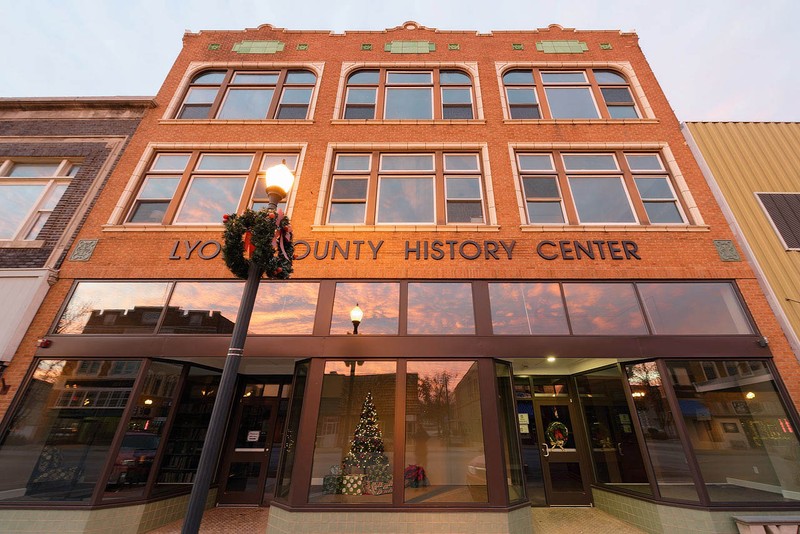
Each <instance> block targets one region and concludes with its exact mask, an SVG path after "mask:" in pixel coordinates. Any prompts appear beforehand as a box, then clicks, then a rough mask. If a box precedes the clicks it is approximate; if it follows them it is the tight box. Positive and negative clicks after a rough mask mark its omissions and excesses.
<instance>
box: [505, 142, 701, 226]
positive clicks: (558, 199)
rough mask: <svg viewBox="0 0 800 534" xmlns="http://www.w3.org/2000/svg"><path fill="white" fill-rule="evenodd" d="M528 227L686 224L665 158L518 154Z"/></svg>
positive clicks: (651, 155)
mask: <svg viewBox="0 0 800 534" xmlns="http://www.w3.org/2000/svg"><path fill="white" fill-rule="evenodd" d="M517 168H518V171H519V176H520V178H521V180H522V191H523V194H524V197H525V204H526V208H527V210H526V211H527V214H528V223H529V224H636V223H642V224H685V223H686V217H685V215H684V212H683V209H682V208H681V205H680V202H679V200H678V197H677V195H676V193H675V189H674V187H673V185H672V180H671V178H670V176H669V174H668V173H667V171H666V170H665V168H664V165H663V163H662V161H661V156H660V155H659V154H657V153H649V152H641V153H640V152H622V151H619V152H608V153H572V152H561V151H556V152H553V153H549V152H548V153H528V152H521V153H518V154H517Z"/></svg>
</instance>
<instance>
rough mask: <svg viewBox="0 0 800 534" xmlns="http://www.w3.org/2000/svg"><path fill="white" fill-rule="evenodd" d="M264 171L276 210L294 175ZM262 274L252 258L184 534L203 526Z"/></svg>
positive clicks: (285, 171) (193, 533)
mask: <svg viewBox="0 0 800 534" xmlns="http://www.w3.org/2000/svg"><path fill="white" fill-rule="evenodd" d="M260 174H261V173H259V178H260ZM265 174H266V176H265V180H266V189H267V194H268V195H269V203H268V204H267V211H273V212H274V211H275V209H276V208H277V205H278V203H279V202H280V201H281V200H282V199H283V197H285V196H286V194H287V193H288V192H289V189H290V188H291V187H292V183H293V182H294V176H293V175H292V173H291V171H290V170H289V169H288V168H287V167H286V165H284V164H280V165H276V166H274V167H270V168H269V169H267V170H266V173H265ZM263 274H264V269H263V268H262V267H260V266H259V265H257V264H256V263H255V262H253V261H250V262H249V267H248V271H247V281H246V282H245V284H244V291H243V293H242V300H241V303H240V304H239V312H238V314H237V317H236V323H235V324H234V326H233V333H232V335H231V344H230V348H228V355H227V356H226V358H225V366H224V368H223V370H222V377H221V378H220V384H219V389H218V393H217V399H216V401H215V402H214V409H213V410H212V412H211V420H210V421H209V423H208V431H207V432H206V437H205V441H204V443H203V450H202V453H201V454H200V463H199V464H198V466H197V474H196V475H195V479H194V484H193V485H192V494H191V496H190V498H189V508H188V509H187V510H186V518H185V519H184V522H183V529H182V530H181V532H182V534H196V533H197V532H198V530H199V529H200V522H201V521H202V519H203V512H204V510H205V507H206V500H207V498H208V490H209V486H210V485H211V479H212V478H213V476H214V469H215V468H216V465H217V458H218V457H219V451H220V448H221V446H222V438H223V435H224V434H225V425H226V423H227V421H228V414H229V413H230V410H231V404H232V403H233V394H234V391H235V387H236V378H237V376H238V373H239V363H240V361H241V359H242V352H243V350H244V343H245V340H246V339H247V329H248V327H249V326H250V318H251V317H252V315H253V306H254V305H255V301H256V295H257V294H258V285H259V282H260V281H261V276H262V275H263Z"/></svg>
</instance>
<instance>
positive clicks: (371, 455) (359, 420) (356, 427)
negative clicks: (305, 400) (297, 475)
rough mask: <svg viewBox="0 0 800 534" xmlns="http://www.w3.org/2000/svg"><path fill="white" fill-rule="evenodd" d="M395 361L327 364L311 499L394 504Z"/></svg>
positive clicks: (309, 498)
mask: <svg viewBox="0 0 800 534" xmlns="http://www.w3.org/2000/svg"><path fill="white" fill-rule="evenodd" d="M396 371H397V364H396V363H395V362H371V361H368V362H365V361H360V360H345V361H330V362H327V363H326V364H325V376H324V378H323V380H322V399H321V402H320V408H319V419H318V421H317V436H316V442H315V447H314V460H313V464H312V472H311V488H310V491H309V496H308V500H309V502H312V503H348V504H365V503H384V504H385V503H391V502H392V489H393V481H392V469H393V467H392V466H393V461H392V460H393V451H394V414H395V411H394V410H395V402H394V399H395V383H396V380H397V379H396Z"/></svg>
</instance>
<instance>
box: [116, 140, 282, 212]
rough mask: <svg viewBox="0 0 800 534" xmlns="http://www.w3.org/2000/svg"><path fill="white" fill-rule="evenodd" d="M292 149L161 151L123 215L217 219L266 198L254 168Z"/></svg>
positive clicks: (259, 205)
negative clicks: (240, 151)
mask: <svg viewBox="0 0 800 534" xmlns="http://www.w3.org/2000/svg"><path fill="white" fill-rule="evenodd" d="M283 160H285V161H286V165H287V166H288V167H289V169H291V170H294V169H295V167H296V166H297V154H281V153H271V152H265V151H256V152H245V153H223V152H219V153H217V152H214V153H212V152H197V151H195V152H160V153H158V154H156V155H155V157H154V158H153V161H152V162H151V163H150V167H149V169H148V171H147V174H146V175H145V177H144V180H142V183H141V186H140V187H139V191H138V192H137V194H136V197H135V199H134V201H133V204H132V205H131V207H130V210H129V211H128V216H127V218H126V219H125V221H126V222H128V223H143V224H222V216H223V215H224V214H226V213H236V212H240V211H242V210H244V209H245V208H247V207H248V206H252V207H253V209H260V208H262V207H265V206H266V203H267V201H268V198H267V192H266V186H265V184H264V183H263V180H257V179H256V175H257V173H258V172H259V170H266V169H267V168H268V167H271V166H273V165H277V164H278V163H280V162H281V161H283Z"/></svg>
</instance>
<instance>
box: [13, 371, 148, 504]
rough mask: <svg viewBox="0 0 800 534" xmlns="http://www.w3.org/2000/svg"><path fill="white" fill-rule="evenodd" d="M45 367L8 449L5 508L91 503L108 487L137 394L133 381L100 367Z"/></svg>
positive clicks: (30, 388) (29, 391)
mask: <svg viewBox="0 0 800 534" xmlns="http://www.w3.org/2000/svg"><path fill="white" fill-rule="evenodd" d="M92 363H97V364H98V365H97V370H96V372H95V373H93V374H91V375H86V374H80V373H78V369H79V368H80V367H81V365H82V364H83V361H81V360H40V361H39V362H38V363H37V364H36V367H35V368H34V370H33V376H32V378H31V380H30V382H29V383H28V385H27V388H26V390H25V392H24V394H23V395H22V398H21V401H20V405H19V406H18V407H17V409H16V410H15V412H14V413H13V414H12V416H11V424H10V426H9V431H8V432H7V433H6V435H5V436H3V438H2V442H0V470H2V473H3V476H2V477H0V501H6V502H39V503H41V502H58V503H60V504H63V503H86V502H88V501H89V500H90V499H91V497H92V494H93V492H94V489H95V486H96V485H97V484H98V483H102V484H105V481H104V480H101V478H102V474H103V468H104V467H105V465H106V461H107V459H108V455H109V452H110V451H111V443H112V441H113V439H114V435H115V434H116V432H117V429H118V427H119V425H120V419H121V417H122V413H123V411H124V410H125V407H126V406H127V405H128V401H129V398H130V395H131V391H132V390H133V385H134V382H135V380H136V376H137V375H138V370H139V365H140V364H141V361H139V360H131V364H132V368H131V371H132V372H131V374H130V375H128V376H125V377H122V376H114V377H111V376H110V371H111V369H112V364H113V363H114V362H111V361H108V360H98V361H97V362H92Z"/></svg>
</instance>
